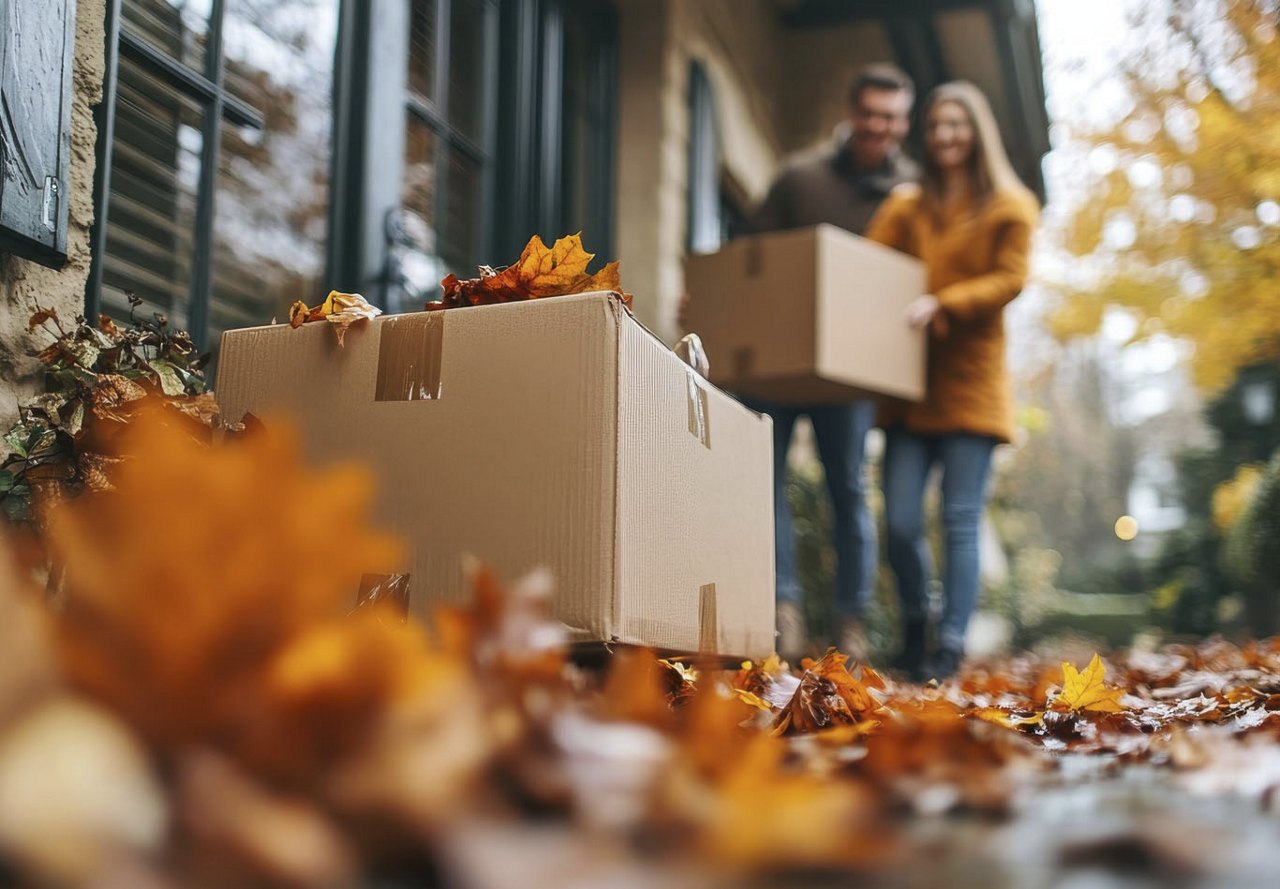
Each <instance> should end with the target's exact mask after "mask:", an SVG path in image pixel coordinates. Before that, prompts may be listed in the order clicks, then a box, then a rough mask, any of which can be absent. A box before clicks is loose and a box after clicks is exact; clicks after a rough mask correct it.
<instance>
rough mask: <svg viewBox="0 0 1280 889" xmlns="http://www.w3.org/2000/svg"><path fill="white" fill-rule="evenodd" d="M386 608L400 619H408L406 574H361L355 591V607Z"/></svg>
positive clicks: (407, 577) (407, 578) (407, 582)
mask: <svg viewBox="0 0 1280 889" xmlns="http://www.w3.org/2000/svg"><path fill="white" fill-rule="evenodd" d="M375 605H376V606H378V607H383V608H388V609H390V611H391V612H392V613H393V614H395V615H396V616H397V617H399V618H400V620H402V621H403V620H408V619H409V575H408V574H363V575H361V576H360V589H359V590H358V591H357V592H356V608H368V607H371V606H375Z"/></svg>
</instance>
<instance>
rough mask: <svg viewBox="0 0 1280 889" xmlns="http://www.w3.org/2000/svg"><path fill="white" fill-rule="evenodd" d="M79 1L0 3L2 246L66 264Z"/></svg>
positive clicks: (43, 260) (47, 262) (17, 0)
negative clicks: (72, 76) (73, 74)
mask: <svg viewBox="0 0 1280 889" xmlns="http://www.w3.org/2000/svg"><path fill="white" fill-rule="evenodd" d="M74 48H75V4H74V3H72V2H70V0H8V2H4V3H0V99H3V107H4V110H5V113H4V115H3V119H2V120H0V161H3V163H2V164H0V167H2V169H3V174H2V175H0V250H5V251H7V252H12V253H17V254H18V255H20V256H25V257H26V258H28V259H33V260H35V261H37V262H40V263H43V264H45V265H48V266H51V267H53V268H60V267H61V266H62V264H63V263H64V262H65V261H66V258H67V199H66V193H67V166H68V159H69V156H70V153H71V63H72V56H73V55H74Z"/></svg>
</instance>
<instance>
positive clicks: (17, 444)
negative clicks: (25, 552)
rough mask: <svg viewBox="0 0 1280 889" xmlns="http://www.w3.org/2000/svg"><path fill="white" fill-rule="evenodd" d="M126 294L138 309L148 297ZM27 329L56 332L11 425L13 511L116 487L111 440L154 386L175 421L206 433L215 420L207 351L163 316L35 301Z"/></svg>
mask: <svg viewBox="0 0 1280 889" xmlns="http://www.w3.org/2000/svg"><path fill="white" fill-rule="evenodd" d="M129 300H130V303H131V304H132V306H133V308H134V309H135V310H136V308H137V307H138V306H139V305H141V303H142V301H141V300H140V299H138V298H137V297H135V296H132V295H131V296H130V297H129ZM29 330H30V331H32V332H34V331H36V330H44V331H45V332H46V333H47V334H48V335H50V336H51V337H52V339H53V342H52V343H50V344H49V345H48V346H47V347H46V348H45V349H44V350H43V351H41V352H40V353H39V355H38V358H39V360H40V362H41V363H42V364H43V365H44V368H45V379H46V386H45V390H46V391H45V392H44V394H41V395H38V396H36V397H35V398H34V399H32V400H31V401H30V402H29V403H27V404H25V405H22V406H20V407H19V409H18V422H17V423H15V424H14V425H13V427H12V428H11V429H10V430H9V431H8V432H7V433H5V435H4V443H5V446H6V449H7V455H6V456H5V457H4V460H3V462H0V507H2V508H3V513H4V515H5V516H6V517H7V518H9V519H10V520H14V521H23V522H30V521H33V520H35V519H36V518H37V517H38V516H37V513H38V512H39V511H40V508H41V506H42V505H43V504H47V503H49V502H53V501H56V500H60V499H64V498H66V497H70V496H75V495H76V494H78V493H80V492H81V491H82V490H85V489H88V490H102V489H105V488H107V487H109V486H110V483H111V482H110V479H109V472H110V468H111V466H112V465H113V464H114V463H115V461H116V457H115V456H113V451H114V444H113V441H114V439H115V437H116V436H117V435H118V434H119V433H120V432H121V431H122V430H123V429H124V428H125V427H126V426H127V424H128V422H129V420H130V419H131V418H132V416H133V414H134V413H135V411H136V410H137V409H138V407H139V406H140V405H141V404H142V403H143V400H144V399H145V398H147V396H159V397H160V398H161V399H162V401H163V403H164V406H165V408H166V409H167V410H168V411H169V416H170V419H171V421H172V422H174V423H176V424H180V425H182V426H184V427H185V428H186V429H187V430H188V432H189V433H190V434H192V435H196V436H206V437H207V436H208V434H209V432H210V430H211V429H212V428H214V427H215V426H216V425H217V424H218V407H217V404H216V403H215V402H214V399H213V396H212V395H211V394H209V393H207V392H205V391H204V388H205V387H204V373H203V369H204V366H205V364H206V363H207V362H208V360H209V356H208V355H207V354H204V355H199V354H197V353H196V350H195V346H194V345H193V344H192V341H191V337H190V335H189V334H187V333H186V332H185V331H181V330H171V329H170V328H169V326H168V321H167V319H165V318H164V317H163V316H156V317H154V318H152V319H149V320H142V319H138V318H133V319H132V321H131V322H130V323H128V324H117V323H116V322H115V321H113V320H112V319H111V318H109V317H107V316H106V315H102V316H100V317H99V318H98V321H97V323H96V324H91V323H89V322H88V321H87V320H86V319H84V318H82V317H77V318H76V319H74V321H73V322H71V323H66V322H64V321H63V320H62V319H61V318H59V317H58V313H57V312H56V311H54V310H53V309H44V308H37V309H36V310H35V311H34V313H33V314H32V316H31V320H30V324H29Z"/></svg>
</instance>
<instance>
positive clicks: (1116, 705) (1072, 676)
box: [1053, 653, 1124, 713]
mask: <svg viewBox="0 0 1280 889" xmlns="http://www.w3.org/2000/svg"><path fill="white" fill-rule="evenodd" d="M1105 674H1106V669H1105V668H1104V667H1103V666H1102V658H1100V657H1099V656H1098V655H1097V654H1096V653H1095V654H1094V655H1093V660H1091V661H1089V666H1088V667H1086V668H1085V671H1084V672H1083V673H1080V672H1079V671H1077V670H1076V668H1075V667H1073V666H1072V665H1071V664H1069V663H1067V662H1066V661H1063V662H1062V694H1060V695H1058V698H1057V700H1055V701H1054V702H1053V706H1054V709H1055V710H1094V711H1097V712H1099V713H1120V712H1122V711H1123V710H1124V707H1122V706H1120V698H1121V697H1122V696H1123V695H1124V690H1123V689H1118V688H1107V686H1106V685H1105V684H1104V683H1103V678H1104V676H1105Z"/></svg>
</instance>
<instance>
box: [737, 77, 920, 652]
mask: <svg viewBox="0 0 1280 889" xmlns="http://www.w3.org/2000/svg"><path fill="white" fill-rule="evenodd" d="M914 98H915V90H914V86H913V84H912V82H911V78H909V77H908V76H907V75H906V74H905V73H904V72H903V71H901V70H900V69H898V68H897V67H895V66H893V65H886V64H877V65H868V66H867V67H866V68H863V69H862V71H860V72H859V73H858V76H857V78H856V79H855V80H854V82H853V86H852V87H851V89H850V91H849V121H848V125H847V130H845V131H846V132H847V134H848V135H847V136H845V137H843V138H842V139H841V140H840V141H839V142H838V144H837V145H836V146H835V148H834V149H833V150H832V149H829V150H827V151H826V152H824V153H823V154H822V155H820V156H817V157H812V156H810V157H809V158H807V159H803V160H799V161H797V162H795V163H792V164H790V165H788V166H787V168H786V169H785V170H784V171H783V172H782V174H781V175H780V176H779V177H778V179H777V181H775V182H774V183H773V186H772V187H771V188H770V189H769V194H768V196H767V197H766V198H765V200H764V203H763V204H761V206H760V208H759V209H758V210H757V211H756V213H755V215H754V216H753V217H752V218H751V219H750V220H749V223H748V229H747V230H748V231H749V232H751V233H761V232H772V231H780V230H783V229H791V228H802V227H805V226H810V225H817V224H819V223H823V222H826V223H831V224H832V225H838V226H840V227H841V228H843V229H847V230H848V231H851V232H853V233H854V234H859V235H860V234H862V233H863V230H864V229H865V228H866V225H867V222H868V221H870V219H871V217H872V215H873V214H874V213H875V211H876V209H877V208H878V207H879V206H880V203H881V201H883V200H884V198H885V197H886V196H887V195H888V194H889V190H890V189H891V188H893V187H894V186H895V185H898V184H900V183H902V182H908V181H912V180H914V179H916V178H917V175H918V170H917V167H916V165H915V164H914V163H913V162H912V161H911V160H910V159H909V158H907V157H905V156H904V155H903V154H902V152H901V143H902V139H903V137H904V136H906V134H907V128H908V118H909V115H910V112H911V103H912V101H913V100H914ZM842 129H844V128H842ZM751 407H753V408H755V409H756V410H758V411H761V412H762V413H767V414H769V415H770V416H771V417H772V418H773V478H774V513H775V516H774V517H775V522H776V532H775V533H776V535H777V541H776V545H777V566H778V589H777V597H778V651H779V652H780V653H781V654H782V655H783V656H786V657H790V658H795V657H796V656H797V655H799V654H802V653H804V651H805V649H806V647H807V646H808V644H809V639H808V632H807V630H806V627H805V621H804V611H803V609H802V608H801V597H800V596H801V591H800V587H799V585H798V583H797V582H796V576H795V554H794V551H795V547H794V540H793V535H792V528H791V507H790V504H789V503H788V501H787V451H788V450H789V449H790V446H791V432H792V429H793V428H794V427H795V422H796V420H797V419H798V418H799V417H800V416H802V415H808V417H809V421H810V422H811V423H812V424H813V435H814V440H815V443H816V444H817V446H818V456H819V457H820V458H821V459H822V466H823V469H824V471H825V474H826V480H827V490H828V492H829V493H830V495H831V505H832V511H833V514H834V516H835V529H834V531H835V551H836V589H835V608H836V618H837V622H838V625H837V633H838V637H837V639H836V640H835V643H836V644H837V645H839V646H840V647H841V649H842V650H843V651H844V652H845V653H846V654H848V655H850V656H851V657H855V658H858V659H860V660H861V659H865V657H866V634H865V632H864V630H863V614H864V612H865V610H866V607H867V604H868V603H869V602H870V600H871V595H872V590H873V587H874V584H875V574H876V564H877V561H878V559H877V556H878V549H877V547H876V532H875V523H874V522H873V520H872V518H871V513H870V510H868V508H867V504H866V497H865V494H866V483H865V480H864V472H863V465H862V464H863V451H864V447H865V443H866V437H867V430H868V429H870V428H871V424H872V422H873V420H874V418H875V407H874V405H873V404H872V402H870V401H858V402H854V403H853V404H835V405H781V404H773V403H763V402H754V403H752V404H751Z"/></svg>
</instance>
